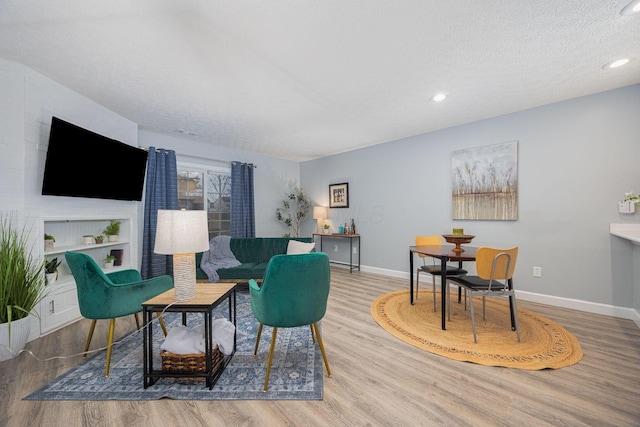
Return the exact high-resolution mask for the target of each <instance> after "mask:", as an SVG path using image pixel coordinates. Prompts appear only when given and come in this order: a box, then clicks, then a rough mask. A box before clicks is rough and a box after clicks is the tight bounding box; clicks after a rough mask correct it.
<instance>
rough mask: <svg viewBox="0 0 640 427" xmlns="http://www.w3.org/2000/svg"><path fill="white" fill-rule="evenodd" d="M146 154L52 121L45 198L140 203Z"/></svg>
mask: <svg viewBox="0 0 640 427" xmlns="http://www.w3.org/2000/svg"><path fill="white" fill-rule="evenodd" d="M147 154H148V153H147V151H145V150H143V149H140V148H137V147H132V146H131V145H127V144H125V143H122V142H120V141H116V140H115V139H111V138H107V137H106V136H102V135H99V134H97V133H95V132H91V131H90V130H87V129H83V128H81V127H79V126H76V125H74V124H71V123H68V122H65V121H64V120H61V119H59V118H57V117H52V119H51V132H50V134H49V148H48V149H47V159H46V161H45V165H44V179H43V182H42V194H43V195H48V196H70V197H89V198H97V199H114V200H138V201H140V200H142V189H143V187H144V176H145V171H146V167H147Z"/></svg>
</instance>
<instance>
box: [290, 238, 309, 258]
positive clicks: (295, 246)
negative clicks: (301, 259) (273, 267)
mask: <svg viewBox="0 0 640 427" xmlns="http://www.w3.org/2000/svg"><path fill="white" fill-rule="evenodd" d="M315 246H316V244H315V243H305V242H298V241H297V240H289V245H287V255H297V254H308V253H309V252H311V251H312V250H313V248H315Z"/></svg>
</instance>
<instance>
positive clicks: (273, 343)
mask: <svg viewBox="0 0 640 427" xmlns="http://www.w3.org/2000/svg"><path fill="white" fill-rule="evenodd" d="M277 336H278V328H276V327H274V328H273V332H272V333H271V347H269V358H268V359H267V374H266V375H265V377H264V388H263V389H262V391H263V392H265V393H266V391H267V387H268V386H269V376H270V375H271V362H272V361H273V350H274V349H275V347H276V338H277ZM319 342H322V341H319ZM323 353H324V352H323Z"/></svg>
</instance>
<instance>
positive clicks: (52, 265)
mask: <svg viewBox="0 0 640 427" xmlns="http://www.w3.org/2000/svg"><path fill="white" fill-rule="evenodd" d="M60 264H62V261H58V257H55V258H53V259H50V260H48V261H45V263H44V269H45V272H46V273H47V274H52V273H55V272H57V271H58V267H59V266H60Z"/></svg>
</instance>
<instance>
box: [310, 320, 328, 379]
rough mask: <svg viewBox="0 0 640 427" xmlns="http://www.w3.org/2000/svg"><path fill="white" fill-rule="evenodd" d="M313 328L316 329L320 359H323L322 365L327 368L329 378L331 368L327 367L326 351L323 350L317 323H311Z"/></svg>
mask: <svg viewBox="0 0 640 427" xmlns="http://www.w3.org/2000/svg"><path fill="white" fill-rule="evenodd" d="M313 328H314V329H315V330H316V336H317V337H318V346H319V347H320V352H322V359H323V360H324V366H325V368H327V375H328V376H329V378H331V368H329V360H328V359H327V353H325V351H324V344H323V343H322V335H320V328H319V327H318V323H317V322H316V323H314V324H313Z"/></svg>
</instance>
